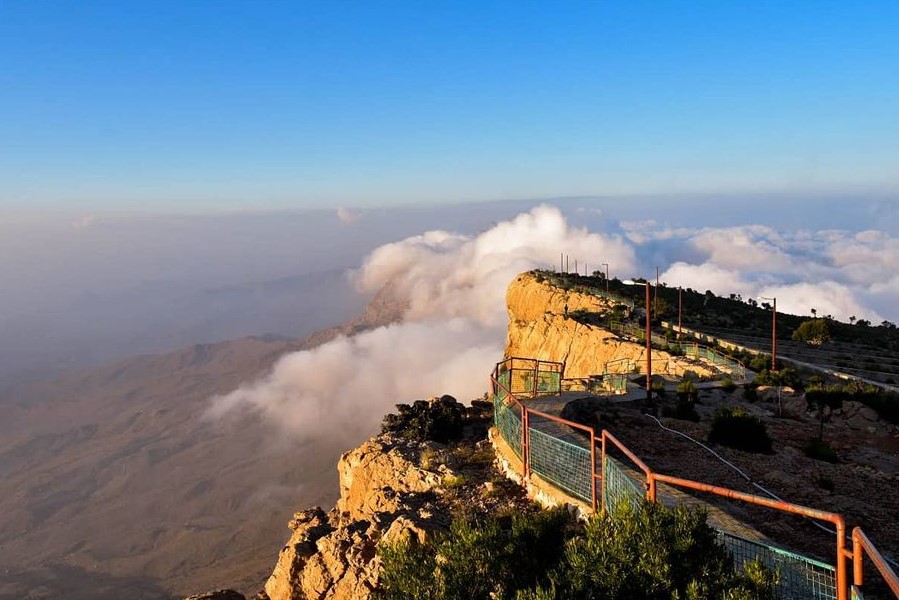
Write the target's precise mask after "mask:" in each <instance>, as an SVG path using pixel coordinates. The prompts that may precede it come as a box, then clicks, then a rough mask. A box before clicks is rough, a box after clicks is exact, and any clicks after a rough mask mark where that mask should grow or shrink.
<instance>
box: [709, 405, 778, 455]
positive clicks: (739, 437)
mask: <svg viewBox="0 0 899 600" xmlns="http://www.w3.org/2000/svg"><path fill="white" fill-rule="evenodd" d="M709 441H710V442H713V443H715V444H721V445H722V446H727V447H728V448H734V449H736V450H744V451H746V452H756V453H760V454H773V452H772V450H771V438H770V437H768V428H767V427H766V426H765V424H764V423H763V422H762V421H761V419H759V418H758V417H753V416H752V415H750V414H749V413H747V412H746V411H745V410H743V409H742V408H730V407H727V406H723V407H721V408H719V409H718V410H717V411H716V413H715V420H714V421H712V428H711V430H710V431H709Z"/></svg>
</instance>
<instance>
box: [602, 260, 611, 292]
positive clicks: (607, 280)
mask: <svg viewBox="0 0 899 600" xmlns="http://www.w3.org/2000/svg"><path fill="white" fill-rule="evenodd" d="M601 264H602V266H604V267H605V268H606V294H608V293H609V263H601Z"/></svg>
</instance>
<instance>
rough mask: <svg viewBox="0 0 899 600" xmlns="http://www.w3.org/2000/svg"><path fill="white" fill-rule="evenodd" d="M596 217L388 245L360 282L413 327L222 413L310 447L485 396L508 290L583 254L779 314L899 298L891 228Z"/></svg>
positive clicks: (333, 356) (533, 216)
mask: <svg viewBox="0 0 899 600" xmlns="http://www.w3.org/2000/svg"><path fill="white" fill-rule="evenodd" d="M566 213H567V214H568V217H567V218H566ZM585 213H586V211H583V210H567V211H564V212H563V211H562V210H560V209H559V208H557V207H555V206H550V205H541V206H538V207H536V208H533V209H531V210H530V211H528V212H523V213H521V214H519V215H518V216H516V217H514V218H511V219H509V220H505V221H501V222H498V223H496V224H494V225H493V226H492V227H490V228H488V229H486V230H484V231H482V232H481V233H479V234H476V235H465V234H461V233H456V232H451V231H445V230H430V231H427V232H424V233H422V234H419V235H415V236H411V237H408V238H406V239H403V240H400V241H397V242H392V243H388V244H384V245H382V246H380V247H378V248H377V249H375V250H374V251H372V252H371V253H370V254H368V255H367V256H366V257H365V258H364V260H363V261H362V264H361V265H360V266H359V268H358V269H356V270H355V271H354V273H353V277H354V280H355V282H356V284H357V286H358V288H359V290H360V291H362V292H364V293H369V294H370V293H374V292H376V291H378V290H379V289H381V288H382V287H384V286H390V287H391V289H392V291H393V292H394V293H395V294H396V295H397V296H398V297H400V298H402V299H404V300H405V301H407V302H408V308H407V309H406V312H405V315H404V319H403V321H402V322H401V323H397V324H394V325H390V326H388V327H382V328H378V329H375V330H373V331H369V332H365V333H362V334H360V335H357V336H355V337H352V338H340V339H338V340H335V341H332V342H330V343H328V344H325V345H323V346H321V347H319V348H316V349H313V350H310V351H303V352H297V353H294V354H290V355H288V356H285V357H284V358H282V359H281V361H280V362H279V363H278V364H277V366H276V367H275V368H274V370H273V371H272V372H271V373H270V374H269V375H268V376H267V377H265V378H263V379H261V380H259V381H256V382H251V383H247V384H246V385H244V386H242V387H241V388H239V389H237V390H235V391H234V392H232V393H230V394H227V395H225V396H221V397H218V398H215V399H214V400H213V405H212V409H211V414H212V415H213V416H216V417H222V416H224V415H227V414H228V413H230V412H232V411H244V410H248V411H253V412H258V413H260V414H262V415H264V416H265V417H266V418H268V419H269V420H270V421H271V422H272V423H273V424H276V425H277V426H278V427H280V428H281V429H282V430H284V431H286V432H288V433H291V434H294V435H297V436H299V437H300V438H301V439H304V440H310V439H315V438H316V437H317V436H322V435H330V434H331V433H332V432H333V431H336V430H341V428H342V430H343V431H344V432H345V434H346V438H347V439H346V442H347V443H348V444H350V443H354V442H355V441H357V440H358V439H359V438H361V437H364V435H367V434H370V433H371V432H372V431H373V430H374V429H375V428H376V426H377V423H378V422H379V420H380V419H381V417H382V416H383V414H384V413H385V412H387V411H389V410H390V409H391V408H392V406H393V405H394V404H396V403H399V402H411V401H414V400H417V399H422V398H427V397H429V396H433V395H438V394H444V393H448V394H451V395H454V396H455V397H457V398H459V399H460V400H462V401H468V400H470V399H472V398H474V397H477V396H480V395H481V394H482V393H483V392H484V391H485V390H486V383H487V382H486V374H487V372H488V371H489V368H490V366H491V364H492V363H494V362H495V361H497V360H499V359H500V358H501V355H502V348H503V345H504V341H505V327H506V318H507V315H506V311H505V301H504V299H505V290H506V287H507V285H508V283H509V282H510V281H511V280H512V279H513V278H514V276H515V275H516V274H517V273H519V272H521V271H525V270H528V269H532V268H550V269H551V268H556V267H557V265H558V264H559V257H560V253H564V254H567V255H569V256H570V257H571V261H570V265H571V267H572V268H573V266H574V259H575V258H577V259H578V260H579V261H580V262H579V267H580V268H581V269H583V264H584V261H587V265H588V267H587V268H588V269H590V270H591V271H592V270H594V269H597V268H599V265H600V264H601V263H605V262H607V263H609V264H610V265H611V274H612V276H613V277H619V278H625V277H633V276H643V277H652V276H654V274H655V267H656V266H659V267H660V269H661V280H662V281H664V282H665V283H666V284H667V285H669V286H678V285H681V286H684V287H692V288H694V289H697V290H700V291H704V290H706V289H711V290H712V291H713V292H715V293H717V294H724V295H727V294H730V293H737V294H740V295H741V296H742V297H744V298H750V297H758V296H776V297H777V298H778V308H779V310H783V311H788V312H794V313H798V314H809V312H810V309H811V308H815V309H816V310H817V311H818V314H819V315H825V314H831V315H833V316H834V317H836V318H840V319H848V317H849V316H856V317H858V318H867V319H870V320H872V321H875V322H879V321H880V320H881V319H882V318H888V316H889V314H890V312H889V310H886V311H885V310H883V309H882V307H889V306H892V303H893V302H895V301H896V300H899V278H897V277H896V276H894V275H893V272H894V270H895V266H896V265H897V263H899V240H897V239H896V238H893V237H892V236H890V235H889V234H887V233H885V232H880V231H862V232H849V231H839V230H820V231H802V230H797V231H781V230H778V229H776V228H773V227H770V226H763V225H744V226H733V227H706V228H688V227H670V226H668V225H663V224H659V223H657V222H653V221H630V222H620V223H615V224H609V223H608V222H607V216H606V215H604V214H603V213H602V212H593V213H591V215H593V216H596V217H597V218H601V219H603V220H605V221H606V222H605V227H604V231H590V230H589V229H588V228H587V227H586V226H581V225H578V226H575V225H573V224H572V222H575V221H577V220H578V219H579V217H583V215H584V214H585ZM360 218H362V219H364V217H360ZM590 265H592V267H591V266H590ZM347 423H352V426H349V429H347V427H348V426H347Z"/></svg>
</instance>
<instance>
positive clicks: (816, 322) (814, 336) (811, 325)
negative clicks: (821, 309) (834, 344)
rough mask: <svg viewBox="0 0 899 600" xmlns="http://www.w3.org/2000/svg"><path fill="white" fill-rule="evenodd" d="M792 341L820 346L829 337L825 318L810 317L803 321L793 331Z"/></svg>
mask: <svg viewBox="0 0 899 600" xmlns="http://www.w3.org/2000/svg"><path fill="white" fill-rule="evenodd" d="M792 339H793V341H796V342H806V343H807V344H811V345H812V346H820V345H821V344H823V343H824V342H826V341H827V340H829V339H830V328H829V327H828V325H827V319H811V320H809V321H803V322H802V323H800V324H799V327H797V328H796V329H795V330H794V331H793V336H792Z"/></svg>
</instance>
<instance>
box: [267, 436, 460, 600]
mask: <svg viewBox="0 0 899 600" xmlns="http://www.w3.org/2000/svg"><path fill="white" fill-rule="evenodd" d="M434 446H435V445H434V444H432V443H429V442H424V443H417V442H410V441H406V440H402V439H399V438H397V437H394V436H392V435H389V434H382V435H380V436H377V437H374V438H372V439H370V440H369V441H367V442H365V443H364V444H362V445H361V446H359V447H358V448H356V449H355V450H352V451H350V452H347V453H345V454H344V455H343V456H342V457H341V458H340V462H339V464H338V467H337V469H338V472H339V475H340V499H339V500H338V501H337V505H336V506H335V508H334V509H333V510H331V511H330V512H329V513H325V512H324V511H323V510H322V509H321V508H319V507H315V508H311V509H308V510H304V511H301V512H298V513H296V514H295V515H294V518H293V519H292V520H291V522H290V524H289V527H290V529H291V530H292V531H293V534H292V535H291V536H290V540H289V541H288V542H287V544H286V545H285V546H284V548H283V549H282V550H281V553H280V556H279V558H278V563H277V565H276V566H275V570H274V572H273V573H272V575H271V577H269V579H268V581H267V582H266V584H265V592H266V594H267V595H268V597H269V598H270V599H271V600H299V599H301V598H302V599H307V600H325V599H332V598H333V599H338V598H339V599H362V598H368V597H369V596H370V594H371V592H372V590H373V589H374V588H375V586H376V585H377V582H378V574H379V560H378V558H377V554H376V549H377V544H378V543H379V542H380V541H381V540H384V541H387V542H393V541H396V540H399V539H401V538H403V537H409V536H413V537H416V538H418V539H419V540H423V539H424V537H425V535H426V532H427V531H429V530H430V529H432V528H433V527H434V525H435V522H436V517H435V512H434V511H433V510H432V509H430V508H429V506H428V504H429V499H428V498H427V495H428V494H429V493H432V492H435V491H437V490H438V488H439V487H440V485H441V481H442V479H443V478H444V477H445V476H446V475H448V474H450V473H451V471H450V470H449V469H448V468H447V467H446V466H444V465H439V467H438V468H437V471H436V472H434V471H429V470H426V469H424V468H422V467H421V466H419V462H420V457H421V455H422V453H423V452H435V451H436V450H435V448H434Z"/></svg>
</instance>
